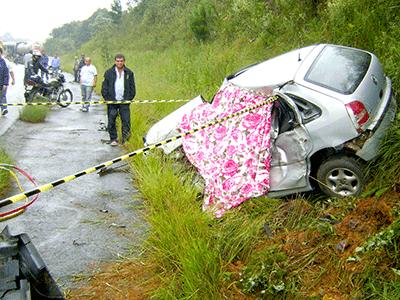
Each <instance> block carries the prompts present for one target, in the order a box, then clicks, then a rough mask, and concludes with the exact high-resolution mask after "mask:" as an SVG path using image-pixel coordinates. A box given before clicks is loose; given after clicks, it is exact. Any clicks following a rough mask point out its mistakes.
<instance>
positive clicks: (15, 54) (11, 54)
mask: <svg viewBox="0 0 400 300" xmlns="http://www.w3.org/2000/svg"><path fill="white" fill-rule="evenodd" d="M0 46H2V47H3V49H4V50H5V54H6V56H7V58H8V59H10V60H13V61H14V62H15V63H17V64H23V63H24V55H25V54H26V53H28V52H29V51H32V50H41V49H42V46H41V44H39V43H29V42H0Z"/></svg>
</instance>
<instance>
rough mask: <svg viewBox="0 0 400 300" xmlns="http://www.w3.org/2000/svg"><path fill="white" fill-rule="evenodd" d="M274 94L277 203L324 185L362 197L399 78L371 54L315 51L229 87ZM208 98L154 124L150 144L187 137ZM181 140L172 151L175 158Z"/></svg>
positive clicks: (252, 71) (281, 59)
mask: <svg viewBox="0 0 400 300" xmlns="http://www.w3.org/2000/svg"><path fill="white" fill-rule="evenodd" d="M227 84H233V85H236V86H239V87H242V88H246V89H251V90H254V91H257V90H266V89H268V90H272V91H273V94H274V95H277V96H278V100H277V101H276V102H278V103H279V105H274V108H273V114H272V115H273V119H272V130H271V133H270V134H271V141H272V142H271V153H272V157H271V166H270V190H269V192H268V195H267V196H269V197H280V196H284V195H288V194H293V193H298V192H305V191H310V190H313V189H314V188H315V187H319V188H320V189H321V190H322V191H323V192H324V193H326V194H327V195H329V196H332V197H344V196H358V195H360V193H361V192H362V190H363V188H364V187H365V184H366V176H365V164H366V163H367V162H368V161H370V160H372V159H373V158H375V157H376V156H377V154H378V150H379V145H380V141H381V140H382V138H383V136H384V134H385V131H386V129H387V128H388V127H389V126H390V125H391V122H392V121H393V120H394V117H395V113H396V100H395V98H394V96H393V93H392V84H391V80H390V79H389V78H388V77H386V76H385V74H384V72H383V69H382V66H381V64H380V62H379V60H378V58H377V57H376V56H375V55H374V54H373V53H370V52H367V51H364V50H360V49H355V48H350V47H344V46H339V45H331V44H318V45H312V46H308V47H304V48H300V49H296V50H294V51H291V52H288V53H285V54H282V55H280V56H277V57H275V58H272V59H269V60H266V61H264V62H261V63H258V64H255V65H252V66H249V67H246V68H244V69H242V70H240V71H238V72H236V73H235V74H232V75H230V76H228V77H226V78H225V80H224V82H223V84H222V86H225V85H227ZM203 101H204V99H203V98H202V97H201V96H198V97H197V98H195V99H193V100H191V101H190V102H188V103H187V104H185V105H184V106H182V107H180V108H179V109H178V110H176V111H175V112H173V113H172V114H170V115H168V116H167V117H165V118H164V119H162V120H160V121H159V122H158V123H156V124H155V125H153V126H152V127H151V128H150V130H149V131H148V133H147V135H146V137H145V138H144V140H145V145H149V144H153V143H157V142H159V141H161V140H164V139H167V138H169V137H172V136H174V135H177V134H179V133H180V132H179V129H178V128H179V124H180V121H181V119H182V117H183V115H185V114H186V113H189V112H190V111H191V110H192V109H193V108H194V107H196V106H198V105H200V104H201V103H202V102H203ZM181 144H182V141H181V140H177V141H175V142H173V143H169V144H166V145H164V146H163V147H162V148H163V150H164V152H165V153H171V152H172V151H173V150H174V149H176V148H178V147H179V146H180V145H181Z"/></svg>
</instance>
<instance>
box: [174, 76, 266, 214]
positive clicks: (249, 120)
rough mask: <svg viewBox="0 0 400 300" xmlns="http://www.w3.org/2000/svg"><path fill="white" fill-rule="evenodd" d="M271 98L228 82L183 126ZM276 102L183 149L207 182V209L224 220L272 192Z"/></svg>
mask: <svg viewBox="0 0 400 300" xmlns="http://www.w3.org/2000/svg"><path fill="white" fill-rule="evenodd" d="M263 100H265V97H263V96H261V95H258V94H256V93H254V92H252V91H249V90H245V89H242V88H239V87H237V86H234V85H232V84H228V85H226V86H224V87H222V88H221V89H220V90H219V91H218V92H217V94H216V95H215V97H214V101H213V102H212V104H209V103H203V104H201V105H200V106H197V107H196V108H195V109H194V110H193V111H192V112H191V113H190V114H186V115H185V116H184V117H183V119H182V122H181V126H180V128H181V130H182V131H187V130H190V129H193V128H196V127H199V126H201V125H204V124H206V123H208V122H210V121H212V120H215V119H220V118H223V117H225V116H228V115H231V114H232V113H235V112H237V111H239V110H242V109H244V108H247V107H249V106H252V105H255V104H258V103H260V102H261V101H263ZM271 107H272V105H271V104H268V105H263V106H261V107H260V108H257V109H254V110H252V111H250V112H248V113H245V114H243V115H240V116H236V117H234V118H231V119H228V120H226V121H224V122H223V123H221V124H217V125H215V126H211V127H209V128H206V129H204V130H201V131H199V132H197V133H195V134H192V135H189V136H186V137H185V138H184V140H183V149H184V151H185V154H186V156H187V158H188V159H189V161H190V162H191V163H192V164H193V165H194V166H195V167H196V168H197V170H198V172H199V173H200V175H201V176H202V177H203V178H204V180H205V184H206V187H205V199H204V202H203V210H208V211H211V212H213V213H214V214H215V216H216V217H221V216H222V215H223V214H224V213H225V212H226V211H227V210H229V209H230V208H233V207H236V206H238V205H239V204H241V203H243V202H244V201H246V200H247V199H249V198H253V197H257V196H261V195H263V194H266V193H267V192H268V190H269V171H270V161H271V154H270V134H269V133H270V129H271Z"/></svg>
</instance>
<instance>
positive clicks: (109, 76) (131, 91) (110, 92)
mask: <svg viewBox="0 0 400 300" xmlns="http://www.w3.org/2000/svg"><path fill="white" fill-rule="evenodd" d="M116 79H117V74H116V73H115V65H114V66H113V67H111V68H110V69H108V70H107V71H106V72H105V73H104V80H103V84H102V86H101V95H102V96H103V98H104V100H106V101H115V100H116V99H115V80H116ZM135 95H136V88H135V77H134V75H133V72H132V71H131V70H130V69H128V68H127V67H124V100H132V99H133V98H134V97H135Z"/></svg>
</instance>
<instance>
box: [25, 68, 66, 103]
mask: <svg viewBox="0 0 400 300" xmlns="http://www.w3.org/2000/svg"><path fill="white" fill-rule="evenodd" d="M64 83H65V77H64V75H63V74H57V75H56V76H55V77H52V78H50V79H49V80H48V81H47V82H44V81H43V79H42V78H41V77H40V76H39V75H34V76H31V77H30V78H29V79H28V80H27V81H26V84H25V94H24V96H25V100H26V102H33V101H35V102H45V101H49V102H57V104H58V105H60V106H61V107H67V106H68V105H70V103H71V102H72V99H73V95H72V92H71V90H70V89H65V88H64Z"/></svg>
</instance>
